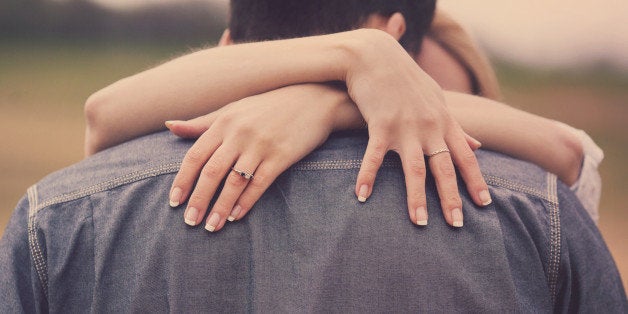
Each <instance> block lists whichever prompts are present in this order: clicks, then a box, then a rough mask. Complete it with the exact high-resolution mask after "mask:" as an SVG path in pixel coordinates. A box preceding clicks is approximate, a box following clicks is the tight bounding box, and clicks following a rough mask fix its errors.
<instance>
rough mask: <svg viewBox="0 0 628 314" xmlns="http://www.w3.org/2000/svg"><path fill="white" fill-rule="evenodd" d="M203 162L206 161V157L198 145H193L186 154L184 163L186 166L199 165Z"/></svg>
mask: <svg viewBox="0 0 628 314" xmlns="http://www.w3.org/2000/svg"><path fill="white" fill-rule="evenodd" d="M203 161H205V155H204V154H203V152H202V150H201V148H200V146H198V145H193V146H192V147H191V148H190V149H189V150H188V152H187V153H186V154H185V158H184V163H186V164H192V165H199V164H201V163H203Z"/></svg>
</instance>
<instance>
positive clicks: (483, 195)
mask: <svg viewBox="0 0 628 314" xmlns="http://www.w3.org/2000/svg"><path fill="white" fill-rule="evenodd" d="M480 200H481V201H482V205H484V206H486V205H489V204H490V203H492V202H493V200H492V199H491V193H489V192H488V190H484V191H482V192H480Z"/></svg>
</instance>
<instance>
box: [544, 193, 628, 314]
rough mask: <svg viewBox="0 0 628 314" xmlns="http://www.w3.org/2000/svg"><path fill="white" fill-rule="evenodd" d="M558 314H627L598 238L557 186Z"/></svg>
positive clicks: (611, 265) (580, 210)
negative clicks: (558, 222)
mask: <svg viewBox="0 0 628 314" xmlns="http://www.w3.org/2000/svg"><path fill="white" fill-rule="evenodd" d="M558 199H559V204H560V205H559V206H560V229H561V247H560V270H559V275H558V282H559V283H558V291H559V292H558V296H557V299H556V304H555V305H556V311H555V312H558V313H628V303H627V301H626V292H625V290H624V288H623V285H622V281H621V276H620V275H619V271H618V270H617V266H616V264H615V262H614V261H613V257H612V256H611V253H610V251H609V250H608V247H607V246H606V243H605V242H604V239H603V238H602V235H601V234H600V232H599V230H598V228H597V227H596V226H595V225H594V224H593V222H592V221H591V220H590V219H588V213H586V212H585V210H584V208H582V205H581V204H580V203H579V202H578V200H577V199H576V197H575V196H574V195H573V193H572V192H571V191H569V189H568V188H567V187H566V186H563V185H559V186H558Z"/></svg>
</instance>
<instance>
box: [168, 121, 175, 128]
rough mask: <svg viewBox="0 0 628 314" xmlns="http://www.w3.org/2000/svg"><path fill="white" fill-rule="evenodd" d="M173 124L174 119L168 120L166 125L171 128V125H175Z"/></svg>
mask: <svg viewBox="0 0 628 314" xmlns="http://www.w3.org/2000/svg"><path fill="white" fill-rule="evenodd" d="M173 126H174V121H166V127H167V128H168V129H170V128H171V127H173Z"/></svg>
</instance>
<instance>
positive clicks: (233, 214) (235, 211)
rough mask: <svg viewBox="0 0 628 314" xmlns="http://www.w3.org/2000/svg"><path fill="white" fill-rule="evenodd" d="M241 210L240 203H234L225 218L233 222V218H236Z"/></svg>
mask: <svg viewBox="0 0 628 314" xmlns="http://www.w3.org/2000/svg"><path fill="white" fill-rule="evenodd" d="M241 210H242V207H241V206H240V205H236V206H235V207H234V208H233V210H231V214H229V217H228V218H227V220H229V222H233V221H234V220H236V217H238V215H239V214H240V211H241Z"/></svg>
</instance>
